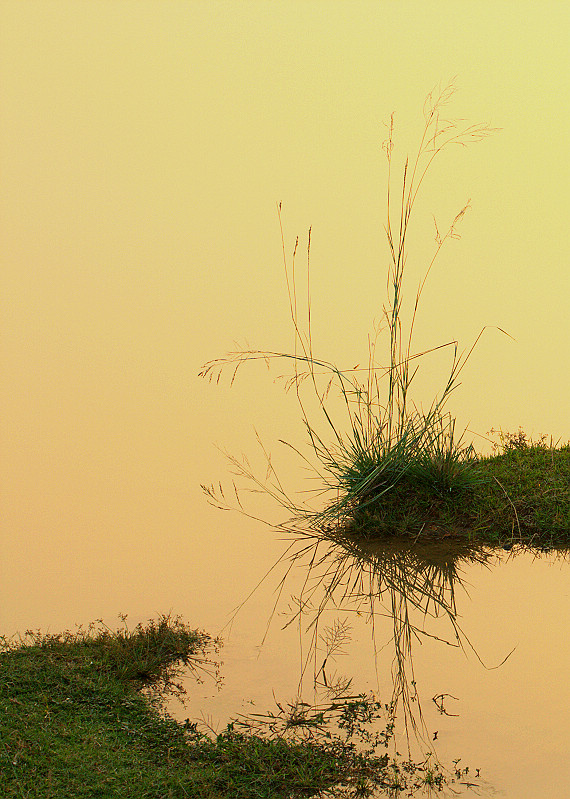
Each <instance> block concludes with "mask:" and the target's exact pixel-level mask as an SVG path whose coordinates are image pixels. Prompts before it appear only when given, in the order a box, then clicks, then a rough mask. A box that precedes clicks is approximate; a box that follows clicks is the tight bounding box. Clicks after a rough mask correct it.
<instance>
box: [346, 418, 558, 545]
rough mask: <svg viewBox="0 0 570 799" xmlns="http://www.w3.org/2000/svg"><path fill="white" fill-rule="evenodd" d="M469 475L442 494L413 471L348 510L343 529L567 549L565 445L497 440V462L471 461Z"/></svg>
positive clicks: (515, 437) (466, 464) (524, 439)
mask: <svg viewBox="0 0 570 799" xmlns="http://www.w3.org/2000/svg"><path fill="white" fill-rule="evenodd" d="M462 469H464V470H465V472H467V473H468V474H469V479H466V480H464V481H463V483H462V484H459V485H458V486H457V487H456V488H454V489H453V490H448V491H445V490H441V489H440V487H439V486H438V485H437V484H434V483H430V482H426V481H424V480H422V479H420V478H418V476H417V475H416V474H415V472H414V471H413V470H411V471H410V473H409V474H406V475H404V477H402V478H401V479H400V480H398V481H397V482H396V483H395V485H393V486H391V487H390V490H387V491H385V492H383V491H382V488H383V486H382V485H377V486H375V490H376V492H377V494H378V496H377V498H376V499H374V498H373V499H372V500H368V501H367V502H364V503H362V504H361V505H355V507H354V509H353V512H352V514H350V513H349V514H348V516H347V526H348V528H349V529H350V530H351V531H353V532H355V533H358V534H361V535H365V536H366V537H374V538H383V537H393V536H398V535H402V536H407V537H413V538H417V539H424V540H425V539H430V538H432V539H433V538H442V537H461V538H467V539H469V540H470V541H473V542H476V543H477V542H478V543H484V544H489V545H500V546H506V547H510V546H512V545H514V544H516V543H520V544H524V545H527V546H535V547H539V548H549V547H556V546H564V545H568V544H570V444H566V445H565V446H562V447H554V446H550V445H548V444H546V443H545V440H544V439H541V440H540V441H539V442H533V441H531V440H528V439H527V437H526V436H525V434H524V433H523V432H522V431H519V432H518V433H517V434H516V435H514V434H511V435H506V436H504V437H503V447H502V451H501V452H500V454H495V455H492V456H490V457H485V458H483V457H480V458H477V457H472V458H471V459H470V460H468V461H465V462H464V463H463V464H462Z"/></svg>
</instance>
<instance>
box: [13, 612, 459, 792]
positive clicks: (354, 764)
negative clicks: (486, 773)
mask: <svg viewBox="0 0 570 799" xmlns="http://www.w3.org/2000/svg"><path fill="white" fill-rule="evenodd" d="M213 645H214V642H213V641H212V639H211V638H210V637H209V636H208V635H207V634H205V633H202V632H197V631H195V630H192V629H190V628H189V627H188V626H186V625H185V624H183V623H182V622H181V621H180V619H171V618H170V617H161V618H160V619H159V620H158V621H157V622H156V621H151V622H149V623H148V624H147V625H146V626H142V625H139V626H138V627H137V628H136V629H135V630H134V631H128V630H127V629H126V627H125V628H124V629H121V630H117V631H112V630H110V629H109V628H107V627H105V626H103V625H102V624H101V623H99V625H98V626H96V625H91V626H90V627H89V628H87V629H86V630H82V629H79V630H78V631H77V632H75V633H69V632H67V633H64V634H61V635H42V634H41V633H39V632H38V633H27V634H26V636H25V638H24V639H19V640H17V641H8V640H6V639H2V648H1V654H0V785H1V786H2V797H3V798H4V797H5V799H16V797H17V799H32V798H34V799H70V797H73V798H74V799H81V798H82V797H85V799H87V797H89V799H92V798H93V797H109V798H112V797H121V799H166V798H167V797H170V798H171V799H178V797H180V799H182V797H200V799H221V797H232V799H270V797H283V799H286V798H290V797H302V796H316V795H319V794H320V793H321V792H324V791H327V790H332V789H333V788H334V786H338V785H339V784H342V785H344V786H345V788H346V790H347V793H346V794H345V795H347V796H367V795H370V792H371V791H372V790H373V789H375V788H381V789H383V790H385V791H387V792H391V794H392V795H397V793H398V791H400V789H404V787H406V788H407V789H409V790H412V789H414V788H415V787H418V786H425V785H426V784H443V782H445V781H446V780H447V779H448V777H449V779H451V780H455V779H457V778H459V777H460V776H461V772H459V771H457V770H456V771H455V772H454V773H452V774H450V775H444V773H443V772H442V770H441V769H440V768H439V766H438V765H437V763H432V762H431V761H429V762H428V761H426V762H424V763H419V764H412V763H406V762H399V763H397V762H396V761H394V760H393V759H390V758H389V757H388V755H387V754H386V751H385V749H386V747H387V744H388V741H389V739H390V736H391V727H390V726H388V727H387V728H386V730H385V731H384V732H383V733H381V734H377V736H376V737H375V738H374V740H373V739H372V738H371V736H370V735H369V734H367V735H366V736H364V738H363V736H362V735H361V731H362V730H363V725H365V724H366V723H368V722H370V721H372V720H374V719H375V718H377V717H378V715H379V713H380V712H384V711H385V710H386V708H385V707H382V706H381V705H379V704H378V703H374V702H372V700H368V699H366V697H358V698H354V697H353V698H352V699H351V700H350V701H349V700H347V699H345V700H343V701H336V702H333V703H332V704H331V705H329V706H328V707H325V708H321V709H317V710H314V709H313V710H310V712H309V708H308V706H307V705H302V706H300V707H297V708H296V709H295V710H294V711H292V712H291V713H289V714H287V716H286V718H284V719H283V724H282V729H281V730H280V731H279V732H276V726H275V724H276V719H277V717H276V716H271V721H270V723H269V724H267V725H265V727H264V725H263V724H260V721H259V719H257V721H256V722H255V723H253V722H249V721H248V720H245V719H242V721H241V722H240V723H236V724H233V723H232V724H230V725H229V726H228V727H227V729H226V730H224V731H223V732H222V733H221V734H219V735H216V736H212V735H207V734H205V733H203V732H200V731H199V730H198V728H197V726H196V725H195V724H192V723H190V722H189V721H187V722H186V723H185V724H180V723H179V722H177V721H175V720H174V719H172V718H170V717H168V716H167V715H165V714H164V712H163V709H162V705H161V702H160V698H161V697H162V696H164V694H165V692H168V691H179V690H180V687H179V686H177V684H176V679H177V677H178V676H179V673H180V671H179V670H180V668H181V667H182V666H186V667H190V668H193V669H194V670H195V671H196V673H197V674H198V675H199V670H200V669H206V670H210V671H211V670H214V672H215V664H214V663H213V661H212V660H211V659H210V657H209V653H210V651H211V648H212V646H213ZM145 687H146V688H147V689H149V688H151V689H154V690H152V691H150V693H149V692H148V691H142V690H141V689H143V688H145ZM332 716H334V721H335V724H336V726H335V729H336V732H331V730H330V729H329V727H328V726H327V723H328V721H330V720H331V717H332ZM291 731H293V734H292V735H290V734H288V733H291ZM355 736H356V737H358V736H360V739H361V743H362V740H364V741H365V743H366V746H365V747H364V748H363V747H362V746H360V747H359V746H357V744H356V743H355V740H354V739H355ZM371 741H372V745H371ZM378 747H380V749H381V750H382V751H381V753H380V754H377V753H376V749H377V748H378ZM434 780H435V782H434Z"/></svg>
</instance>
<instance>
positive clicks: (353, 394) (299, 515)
mask: <svg viewBox="0 0 570 799" xmlns="http://www.w3.org/2000/svg"><path fill="white" fill-rule="evenodd" d="M454 91H455V87H454V85H453V84H450V85H449V86H447V87H446V88H444V89H443V90H442V91H440V92H439V93H436V94H433V93H432V94H430V95H428V97H427V99H426V102H425V105H424V126H423V132H422V135H421V138H420V144H419V147H418V150H417V152H416V155H415V157H414V158H413V159H410V158H407V159H406V161H405V163H404V167H403V174H402V180H401V186H400V187H399V189H397V191H396V197H394V196H393V193H394V192H393V188H392V183H393V178H392V173H393V166H392V153H393V149H394V116H393V115H392V116H391V118H390V122H389V125H388V136H387V139H386V141H385V142H384V144H383V149H384V151H385V153H386V157H387V162H388V181H387V203H386V210H387V217H386V224H385V232H386V237H387V242H388V251H389V257H390V261H389V266H388V270H387V290H388V304H387V305H385V306H384V307H383V309H382V322H381V324H380V325H379V326H378V327H377V329H376V330H375V331H374V333H373V334H371V335H369V337H368V364H367V367H366V369H365V370H364V372H365V375H364V377H362V375H361V370H360V369H359V368H355V369H348V370H347V369H341V368H340V367H338V366H337V365H336V364H334V363H332V362H330V361H327V360H324V359H322V358H320V357H318V356H317V355H316V354H315V353H314V351H313V341H312V330H311V324H312V317H311V288H310V249H311V230H310V229H309V235H308V242H307V263H306V275H307V277H306V291H307V296H306V301H305V302H306V318H307V325H306V327H303V325H302V324H301V321H300V295H299V291H298V288H297V263H296V260H297V254H298V249H299V239H298V238H297V239H296V241H295V245H294V248H293V254H292V259H291V261H290V262H289V261H288V259H287V252H286V250H287V248H286V245H285V234H284V230H283V222H282V216H281V204H279V205H278V208H277V212H278V218H279V226H280V232H281V244H282V252H283V265H284V271H285V280H286V285H287V292H288V297H289V312H290V317H291V322H292V326H293V334H294V345H293V351H292V352H290V353H287V352H277V351H271V350H240V351H236V352H231V353H228V354H227V355H226V356H225V357H224V358H220V359H216V360H214V361H210V362H209V363H207V364H205V365H204V366H203V367H202V370H201V372H200V375H201V376H203V377H206V378H208V379H210V380H213V379H215V380H216V382H218V381H219V380H220V377H221V374H222V372H223V371H224V369H226V368H227V367H230V368H233V373H232V376H231V383H233V381H234V380H235V378H236V375H237V372H238V370H239V369H240V367H241V366H242V365H243V364H244V363H246V362H249V361H256V360H262V361H264V362H265V363H266V364H267V365H268V366H269V365H270V364H272V363H274V362H285V363H287V362H292V367H293V375H292V377H290V378H289V381H288V383H287V384H286V386H287V387H288V388H294V391H295V394H296V398H297V402H298V405H299V408H300V411H301V417H302V421H303V425H304V427H305V430H306V432H307V435H308V443H309V449H308V451H307V452H306V453H305V452H301V451H300V450H299V449H298V448H297V447H295V446H293V445H292V444H290V443H288V442H283V443H286V444H287V445H288V446H289V447H291V448H292V449H294V450H295V451H296V452H298V453H299V454H300V455H301V457H302V458H303V459H304V460H305V462H306V463H309V464H310V465H311V467H312V468H313V469H314V472H315V473H316V475H317V476H318V477H319V480H320V483H321V487H320V492H319V493H320V494H321V495H322V494H323V493H324V494H325V495H326V497H327V500H326V502H325V503H324V506H323V504H322V502H321V505H320V507H318V508H317V509H315V508H314V507H310V506H308V505H307V503H304V504H302V503H300V502H299V501H298V500H294V499H292V498H290V497H289V496H287V494H286V493H285V491H284V490H283V486H282V485H281V483H280V482H279V480H278V478H277V475H276V474H275V471H274V470H273V467H272V465H271V463H270V459H268V468H267V475H266V479H265V480H262V479H260V478H259V477H256V476H255V475H253V473H252V470H251V469H250V467H249V464H248V463H247V462H246V461H238V460H237V459H235V458H230V460H231V462H232V466H233V467H234V471H235V472H236V473H237V474H238V475H240V476H242V477H246V478H247V479H248V480H250V481H253V483H254V485H255V487H256V489H257V490H265V491H267V492H268V493H269V494H271V495H272V496H273V497H274V498H275V499H276V500H277V501H278V502H279V503H280V504H281V505H282V506H283V507H284V508H285V509H286V510H287V511H288V512H289V513H290V514H291V521H292V522H293V524H294V525H295V526H296V525H298V524H300V523H303V524H305V525H309V527H310V528H312V529H313V530H314V529H316V528H318V527H319V526H321V527H322V526H323V525H324V526H326V525H331V524H333V523H336V524H344V523H346V521H347V520H350V519H351V518H352V517H353V516H354V513H355V512H359V511H360V510H362V509H363V508H365V507H370V506H377V505H378V504H382V502H383V501H384V498H385V496H386V495H387V494H388V493H389V492H392V491H393V490H394V488H395V487H396V486H397V485H398V484H400V483H401V482H402V481H411V482H412V483H414V484H421V485H423V486H424V488H425V489H428V490H431V491H434V492H435V493H436V494H438V495H442V494H445V493H447V494H450V493H453V492H459V491H461V490H463V489H464V488H465V487H466V486H467V485H468V484H469V482H470V481H472V482H473V481H476V480H477V477H476V475H475V474H474V473H473V470H471V469H470V463H469V462H470V459H471V457H472V455H473V451H472V449H471V448H470V447H469V446H465V445H464V444H463V440H462V436H459V437H456V435H455V420H454V419H453V418H452V417H451V416H450V414H449V413H448V412H447V411H446V404H447V401H448V399H449V397H450V395H451V393H452V392H453V391H454V390H455V388H457V386H458V385H459V381H458V378H459V376H460V374H461V371H462V370H463V368H464V366H465V364H466V362H467V360H468V359H469V357H470V355H471V353H472V352H473V349H474V347H475V346H476V344H477V342H478V341H479V338H480V337H481V335H482V333H483V330H484V329H485V328H483V330H481V332H480V333H479V335H478V336H477V338H476V340H475V342H474V343H473V345H472V346H471V348H470V349H469V350H468V351H467V352H459V351H458V344H457V341H448V342H445V343H443V344H440V345H439V346H435V347H432V348H430V349H427V350H424V351H420V352H415V351H414V348H413V334H414V327H415V323H416V318H417V313H418V308H419V304H420V299H421V296H422V292H423V289H424V287H425V283H426V280H427V278H428V276H429V274H430V272H431V270H432V268H433V266H434V263H435V261H436V259H437V257H438V255H439V253H440V251H441V249H442V248H443V246H444V244H446V242H448V241H449V240H450V239H456V238H459V235H458V233H457V227H458V225H459V223H460V222H461V220H462V219H463V217H464V215H465V213H466V212H467V210H468V208H469V202H467V203H466V204H465V205H464V206H463V208H462V209H461V210H460V211H459V212H458V213H457V214H456V216H455V217H454V219H453V221H452V222H451V225H450V226H449V228H448V229H447V232H446V233H444V234H440V232H439V230H438V228H437V224H436V247H435V252H434V253H433V254H432V256H431V258H430V259H429V262H428V265H427V269H426V270H425V271H424V273H423V276H422V278H421V280H420V281H419V284H418V288H417V292H416V296H415V301H414V304H413V308H412V313H411V320H410V322H409V325H408V326H406V325H405V324H404V320H403V300H404V289H403V287H404V275H405V272H406V264H407V240H408V236H409V230H410V224H411V220H412V215H413V211H414V208H415V205H416V203H417V200H418V195H419V191H420V189H421V187H422V185H423V183H424V180H425V178H426V175H427V173H428V171H429V169H430V168H431V166H432V164H433V162H434V160H435V159H436V158H437V157H438V156H439V155H440V154H441V153H442V152H443V151H444V150H445V149H447V148H448V147H450V146H452V145H461V146H466V145H467V144H469V143H472V142H475V141H480V140H482V139H484V138H485V137H487V136H489V135H490V134H491V133H493V132H494V130H495V129H493V128H491V127H489V126H488V125H484V124H475V125H470V124H467V125H465V124H461V123H458V122H455V121H452V120H448V119H444V118H443V117H442V114H443V111H444V108H445V106H446V105H447V104H448V103H449V101H450V100H451V98H452V96H453V93H454ZM384 331H387V332H388V337H389V342H388V355H389V363H388V364H387V365H381V364H380V363H379V362H378V360H377V357H376V350H377V343H378V339H379V338H380V336H382V334H383V333H384ZM502 332H505V331H502ZM442 348H450V349H451V352H452V363H451V367H450V370H449V374H448V375H447V377H446V378H445V380H444V381H443V388H442V390H441V391H440V393H439V394H438V395H436V396H435V397H434V398H433V400H432V401H431V404H430V405H429V406H428V407H427V410H422V409H420V408H418V407H417V405H416V404H415V403H414V402H413V400H412V399H411V394H410V389H411V386H412V382H413V380H414V378H415V376H416V374H417V372H418V369H419V366H420V363H421V360H422V358H424V357H425V356H427V355H428V354H430V353H432V352H435V351H436V350H439V349H442ZM339 399H340V401H341V405H340V408H341V411H340V414H339V409H338V408H339V406H338V400H339ZM315 400H316V406H315ZM323 424H324V428H323ZM204 490H205V491H206V493H207V494H208V496H209V498H210V500H212V501H214V502H215V503H217V504H218V506H219V507H227V506H228V503H227V502H226V500H225V497H223V493H222V494H220V492H219V491H217V490H216V489H214V488H213V487H212V486H210V487H204ZM234 490H235V494H236V497H237V498H238V505H239V506H240V507H241V508H243V506H241V502H240V500H239V496H238V489H237V488H236V487H235V484H234ZM331 497H332V498H331Z"/></svg>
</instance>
